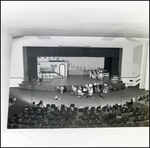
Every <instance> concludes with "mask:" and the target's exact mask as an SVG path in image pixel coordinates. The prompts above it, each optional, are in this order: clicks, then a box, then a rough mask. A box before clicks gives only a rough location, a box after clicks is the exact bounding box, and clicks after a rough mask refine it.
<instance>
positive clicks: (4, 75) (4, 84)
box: [1, 24, 12, 137]
mask: <svg viewBox="0 0 150 148" xmlns="http://www.w3.org/2000/svg"><path fill="white" fill-rule="evenodd" d="M11 45H12V36H11V34H10V33H9V31H8V30H7V29H6V28H5V27H4V26H3V25H2V24H1V104H2V105H1V121H2V122H1V137H2V135H3V134H4V132H5V130H6V126H7V115H8V109H7V108H8V98H9V93H8V92H9V82H10V81H9V77H10V59H11Z"/></svg>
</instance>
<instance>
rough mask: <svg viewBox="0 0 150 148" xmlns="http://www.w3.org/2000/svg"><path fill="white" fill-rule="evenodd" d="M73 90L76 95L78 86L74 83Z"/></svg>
mask: <svg viewBox="0 0 150 148" xmlns="http://www.w3.org/2000/svg"><path fill="white" fill-rule="evenodd" d="M72 91H73V93H74V94H75V95H77V86H75V85H74V84H73V85H72Z"/></svg>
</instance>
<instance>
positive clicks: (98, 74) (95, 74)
mask: <svg viewBox="0 0 150 148" xmlns="http://www.w3.org/2000/svg"><path fill="white" fill-rule="evenodd" d="M89 78H90V79H93V80H96V79H99V80H103V78H104V74H103V70H102V69H96V70H89Z"/></svg>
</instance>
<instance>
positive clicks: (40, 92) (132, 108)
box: [8, 47, 149, 129]
mask: <svg viewBox="0 0 150 148" xmlns="http://www.w3.org/2000/svg"><path fill="white" fill-rule="evenodd" d="M121 52H122V49H120V48H114V49H113V50H112V49H110V48H106V49H103V48H79V47H78V48H77V47H76V48H75V47H74V48H73V47H72V48H71V47H66V48H63V47H55V48H54V47H53V48H52V47H51V48H50V47H24V48H23V53H24V54H23V59H24V61H23V64H24V80H23V81H22V82H20V83H19V85H18V87H10V93H9V111H8V128H9V129H16V128H42V129H43V128H103V127H108V128H111V127H144V126H149V92H148V91H145V90H143V89H139V84H138V83H137V85H135V86H128V83H125V82H123V81H122V79H121V56H120V54H121ZM137 82H138V81H137Z"/></svg>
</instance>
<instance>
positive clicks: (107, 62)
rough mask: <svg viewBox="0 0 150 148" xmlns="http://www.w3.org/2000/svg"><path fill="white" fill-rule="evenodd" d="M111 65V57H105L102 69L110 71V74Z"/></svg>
mask: <svg viewBox="0 0 150 148" xmlns="http://www.w3.org/2000/svg"><path fill="white" fill-rule="evenodd" d="M111 66H112V57H105V61H104V69H105V70H107V72H109V73H110V76H111V70H112V68H111Z"/></svg>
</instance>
